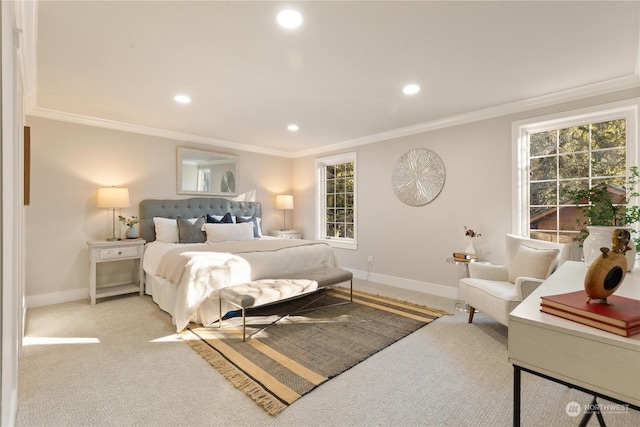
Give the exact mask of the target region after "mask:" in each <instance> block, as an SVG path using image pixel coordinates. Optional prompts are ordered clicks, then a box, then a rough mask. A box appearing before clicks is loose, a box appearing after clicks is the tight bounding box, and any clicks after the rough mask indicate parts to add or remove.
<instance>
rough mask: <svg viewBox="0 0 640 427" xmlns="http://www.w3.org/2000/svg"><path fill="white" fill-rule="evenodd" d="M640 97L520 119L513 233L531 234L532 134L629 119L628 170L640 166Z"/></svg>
mask: <svg viewBox="0 0 640 427" xmlns="http://www.w3.org/2000/svg"><path fill="white" fill-rule="evenodd" d="M639 106H640V100H639V99H630V100H625V101H619V102H614V103H610V104H605V105H599V106H594V107H589V108H584V109H581V110H574V111H568V112H564V113H558V114H553V115H549V116H544V117H538V118H532V119H527V120H522V121H517V122H514V123H513V124H512V128H511V130H512V140H513V149H512V165H513V169H512V180H511V182H512V200H513V204H512V206H513V209H512V218H511V224H512V227H511V232H512V233H514V234H517V235H520V236H525V237H528V236H529V150H528V148H529V147H528V134H530V133H536V132H544V131H547V130H551V129H559V128H566V127H571V126H577V125H581V124H584V123H597V122H603V121H607V120H615V119H626V121H627V132H626V133H627V147H626V150H627V169H629V167H631V166H638V165H640V158H639V152H640V150H639V147H638V122H639V121H640V117H639V116H638V112H639Z"/></svg>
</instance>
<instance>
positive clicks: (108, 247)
mask: <svg viewBox="0 0 640 427" xmlns="http://www.w3.org/2000/svg"><path fill="white" fill-rule="evenodd" d="M145 243H146V241H144V240H142V239H131V240H117V241H112V242H111V241H104V240H100V241H96V242H87V244H88V245H89V262H90V268H89V296H90V298H91V304H92V305H93V304H95V303H96V300H97V299H98V298H105V297H111V296H115V295H123V294H130V293H133V292H139V293H140V296H142V295H143V294H144V272H143V271H142V254H143V253H144V244H145ZM126 260H134V261H135V263H134V264H135V267H134V269H133V271H132V272H131V280H129V281H124V282H116V283H110V284H108V285H105V286H101V287H99V288H98V287H97V286H96V284H97V273H98V264H102V263H106V262H117V261H126Z"/></svg>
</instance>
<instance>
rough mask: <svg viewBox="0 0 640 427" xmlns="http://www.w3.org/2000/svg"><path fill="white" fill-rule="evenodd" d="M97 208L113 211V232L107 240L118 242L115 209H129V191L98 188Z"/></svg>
mask: <svg viewBox="0 0 640 427" xmlns="http://www.w3.org/2000/svg"><path fill="white" fill-rule="evenodd" d="M98 207H99V208H106V209H111V210H112V211H113V231H112V234H111V237H110V238H108V239H107V240H108V241H115V240H120V237H119V236H118V237H116V209H120V208H128V207H129V189H128V188H116V187H105V188H98ZM118 234H119V233H118Z"/></svg>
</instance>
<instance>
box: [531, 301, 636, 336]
mask: <svg viewBox="0 0 640 427" xmlns="http://www.w3.org/2000/svg"><path fill="white" fill-rule="evenodd" d="M540 311H542V312H544V313H549V314H553V315H554V316H558V317H562V318H563V319H567V320H572V321H574V322H577V323H582V324H583V325H587V326H591V327H592V328H597V329H600V330H602V331H607V332H611V333H614V334H617V335H620V336H623V337H630V336H631V335H635V334H638V333H640V325H637V326H633V327H631V328H619V327H617V326H613V325H610V324H609V323H604V322H599V321H597V320H594V319H589V318H588V317H584V316H580V315H578V314H575V313H569V312H567V311H564V310H560V309H557V308H554V307H549V306H547V305H544V304H541V305H540Z"/></svg>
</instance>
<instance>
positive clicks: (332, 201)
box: [316, 153, 357, 249]
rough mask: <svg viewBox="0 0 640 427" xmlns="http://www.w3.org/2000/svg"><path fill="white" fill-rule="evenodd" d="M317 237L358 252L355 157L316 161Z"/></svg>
mask: <svg viewBox="0 0 640 427" xmlns="http://www.w3.org/2000/svg"><path fill="white" fill-rule="evenodd" d="M316 169H317V181H318V182H317V189H318V191H317V206H318V215H317V218H318V221H317V226H316V229H317V238H318V239H322V240H326V241H327V242H329V243H330V244H331V245H332V246H336V247H342V248H346V249H356V248H357V240H356V235H357V233H356V154H355V153H347V154H341V155H338V156H333V157H325V158H322V159H317V160H316Z"/></svg>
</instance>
